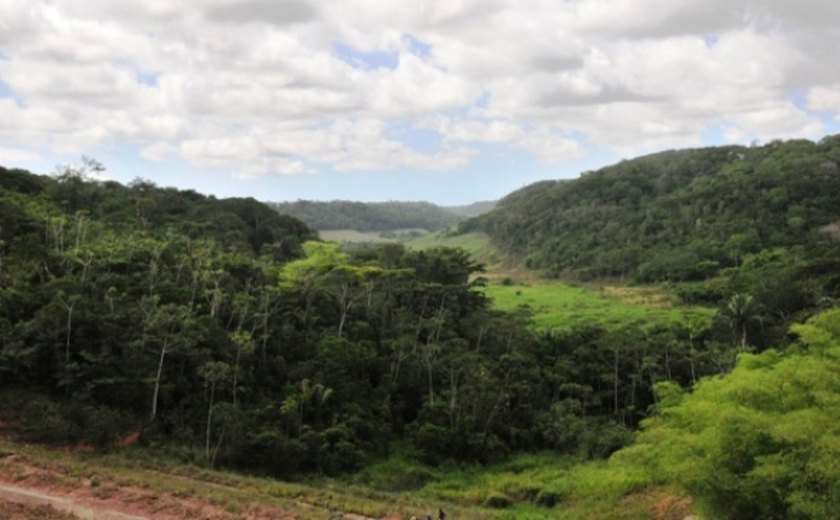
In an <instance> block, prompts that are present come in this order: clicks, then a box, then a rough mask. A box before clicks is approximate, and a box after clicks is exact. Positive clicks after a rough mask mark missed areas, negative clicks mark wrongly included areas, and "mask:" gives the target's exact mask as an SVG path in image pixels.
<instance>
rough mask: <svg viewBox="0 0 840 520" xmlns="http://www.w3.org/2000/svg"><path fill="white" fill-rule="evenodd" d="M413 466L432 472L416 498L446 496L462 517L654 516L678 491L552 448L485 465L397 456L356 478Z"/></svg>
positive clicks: (391, 478)
mask: <svg viewBox="0 0 840 520" xmlns="http://www.w3.org/2000/svg"><path fill="white" fill-rule="evenodd" d="M416 474H426V475H427V476H428V477H430V478H431V479H432V480H430V481H429V482H428V483H426V484H424V485H422V486H420V487H418V488H417V489H416V490H414V491H413V492H412V494H413V496H415V497H416V499H417V500H418V501H419V503H432V504H448V506H444V507H445V508H446V507H448V508H449V509H448V511H451V512H457V516H458V518H470V517H473V518H500V519H520V518H522V519H534V520H541V519H549V518H561V519H568V520H572V519H574V520H577V519H581V520H582V519H587V520H588V519H614V520H642V519H650V518H653V516H652V512H653V508H654V507H655V505H656V504H657V503H659V502H660V501H662V500H663V499H665V498H666V497H669V496H678V495H676V494H675V493H672V492H670V491H669V490H668V489H666V488H664V487H662V486H660V485H659V484H657V483H656V482H654V481H653V480H652V479H651V478H650V476H649V475H647V474H646V473H645V472H643V471H640V470H636V469H632V468H629V467H626V466H623V465H621V464H620V463H614V462H612V461H594V462H585V463H580V462H579V460H578V459H576V458H574V457H569V456H563V455H557V454H554V453H537V454H527V455H519V456H516V457H514V458H512V459H510V460H508V461H506V462H503V463H500V464H497V465H493V466H489V467H484V468H478V467H472V468H470V467H468V468H428V467H425V466H422V465H420V464H418V463H415V462H410V461H408V460H403V459H399V458H392V459H390V460H387V461H384V462H380V463H378V464H374V465H373V466H370V467H368V468H367V469H366V470H365V471H363V472H362V473H360V474H359V475H357V476H355V477H353V478H354V481H356V482H362V483H364V484H365V485H367V486H374V487H378V488H381V489H390V488H391V487H392V486H393V485H395V483H401V482H405V481H406V475H416ZM452 517H453V518H454V517H455V514H453V515H452Z"/></svg>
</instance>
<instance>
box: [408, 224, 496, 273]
mask: <svg viewBox="0 0 840 520" xmlns="http://www.w3.org/2000/svg"><path fill="white" fill-rule="evenodd" d="M405 245H406V247H408V248H409V249H429V248H432V247H460V248H461V249H463V250H465V251H466V252H468V253H469V254H471V255H472V256H473V258H475V259H476V260H477V261H479V262H482V263H484V264H489V265H493V264H498V263H499V262H500V261H501V258H502V256H501V254H500V253H499V252H498V251H496V249H495V248H494V247H493V246H492V245H491V244H490V238H489V237H488V236H487V235H486V234H485V233H466V234H463V235H455V236H449V235H447V234H446V232H438V233H429V234H428V235H424V236H422V237H420V238H415V239H414V240H408V241H406V242H405Z"/></svg>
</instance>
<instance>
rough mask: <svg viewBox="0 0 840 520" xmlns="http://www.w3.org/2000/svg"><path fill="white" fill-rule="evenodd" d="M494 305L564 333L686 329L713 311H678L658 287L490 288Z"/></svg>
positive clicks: (540, 285)
mask: <svg viewBox="0 0 840 520" xmlns="http://www.w3.org/2000/svg"><path fill="white" fill-rule="evenodd" d="M485 292H486V294H487V295H488V296H489V297H490V298H491V299H492V300H493V305H494V306H495V307H496V308H497V309H501V310H513V309H516V308H518V307H520V306H522V305H526V306H528V307H529V308H530V309H531V310H532V312H533V313H534V324H535V325H536V326H537V327H538V328H541V329H564V328H568V327H570V326H572V325H574V324H575V323H581V322H585V323H595V324H598V325H601V326H603V327H607V328H615V327H620V326H622V325H629V324H632V323H686V322H687V320H696V319H700V320H710V319H711V318H712V316H713V315H714V313H715V310H714V309H711V308H706V307H698V306H686V305H679V304H677V303H676V302H675V301H673V298H672V297H671V296H670V295H669V293H668V292H667V291H665V290H663V289H659V288H656V287H649V286H645V287H627V286H573V285H567V284H564V283H560V282H548V281H542V282H540V283H537V284H516V283H513V284H512V285H502V284H500V283H497V282H494V283H490V284H489V285H488V286H487V287H486V288H485Z"/></svg>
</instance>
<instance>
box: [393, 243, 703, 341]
mask: <svg viewBox="0 0 840 520" xmlns="http://www.w3.org/2000/svg"><path fill="white" fill-rule="evenodd" d="M406 245H407V246H408V247H410V248H413V249H426V248H429V247H436V246H447V247H460V248H462V249H464V250H466V251H468V252H469V253H470V254H472V256H473V257H474V258H476V260H478V261H479V262H482V263H484V264H485V265H487V268H488V272H487V278H488V280H489V284H488V285H487V288H486V289H485V290H486V293H487V295H488V296H489V297H490V298H492V299H493V302H494V305H495V307H496V308H498V309H502V310H514V309H516V308H517V307H519V306H521V305H527V306H529V307H530V308H531V310H532V311H533V312H534V323H535V325H536V326H537V327H538V328H546V329H561V328H565V327H569V326H571V325H573V324H575V323H582V322H586V323H595V324H598V325H601V326H604V327H608V328H612V327H618V326H621V325H626V324H630V323H640V322H647V323H663V322H664V323H680V322H685V321H686V320H693V319H706V320H707V319H711V317H712V315H713V314H714V312H715V311H714V309H710V308H706V307H699V306H687V305H680V304H679V303H678V302H677V301H676V299H675V298H674V297H673V295H671V294H670V293H669V292H668V291H666V290H665V289H661V288H658V287H653V286H625V285H586V286H576V285H569V284H567V283H563V282H560V281H548V280H541V279H539V278H538V277H537V275H536V274H535V273H534V272H533V271H526V270H524V269H521V268H515V267H510V266H506V265H504V264H503V263H502V262H501V260H500V259H501V258H502V255H501V254H500V253H499V252H498V251H497V250H496V249H495V248H494V247H493V246H492V245H491V244H490V242H489V238H488V236H487V235H486V234H484V233H467V234H465V235H456V236H446V234H445V233H433V234H429V235H426V236H424V237H421V238H418V239H415V240H412V241H410V242H407V243H406ZM506 278H510V279H512V280H516V282H515V283H513V284H511V285H502V283H501V282H502V280H504V279H506Z"/></svg>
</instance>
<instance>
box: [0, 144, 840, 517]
mask: <svg viewBox="0 0 840 520" xmlns="http://www.w3.org/2000/svg"><path fill="white" fill-rule="evenodd" d="M835 151H836V153H838V154H840V138H829V139H826V140H824V141H822V142H821V143H819V144H813V143H808V142H803V141H793V142H789V143H777V144H772V145H768V146H766V147H761V148H731V147H730V148H719V149H707V150H692V151H684V152H668V153H666V154H659V155H656V156H651V157H646V158H642V159H638V160H635V161H628V162H625V163H622V164H619V165H616V166H614V167H611V168H607V169H604V170H601V171H600V172H595V173H590V174H587V175H585V176H584V177H583V178H581V179H580V180H578V181H566V182H560V183H544V184H541V185H539V186H535V187H530V188H527V189H525V190H522V191H521V192H517V193H515V194H512V195H511V196H509V197H508V198H506V199H505V200H504V201H503V202H502V204H501V205H500V208H499V209H497V210H496V211H494V212H492V213H490V214H488V215H487V216H486V217H481V218H479V219H477V220H473V221H471V222H469V223H468V224H467V225H466V226H467V227H471V228H472V229H475V228H481V229H486V230H487V231H488V232H490V233H492V234H493V236H494V238H495V240H496V241H497V242H498V243H499V244H500V245H502V246H503V247H505V248H507V250H508V251H511V252H513V253H517V254H525V255H529V258H530V262H529V263H530V265H532V266H534V267H541V268H547V269H549V270H550V271H552V272H554V273H555V274H559V273H562V272H564V271H566V270H567V269H569V270H572V272H575V271H576V272H578V273H579V274H585V275H586V276H607V275H608V276H618V275H622V274H623V275H625V276H634V277H636V278H637V279H640V280H661V279H664V280H669V281H670V282H672V283H675V285H674V286H673V289H674V290H675V291H677V292H678V293H679V294H680V295H681V297H682V298H683V299H684V300H686V301H693V302H702V303H705V304H707V305H710V306H714V307H716V308H717V313H716V315H715V316H714V318H713V319H709V320H706V319H697V320H688V322H686V323H671V322H644V321H643V322H631V323H625V324H622V325H620V326H612V327H606V326H604V325H600V324H597V323H586V322H581V323H576V324H574V325H573V326H571V327H568V328H564V329H562V330H539V329H537V328H535V327H534V326H533V324H532V322H531V320H530V315H529V311H528V310H527V309H520V310H519V311H516V312H501V311H498V310H494V309H493V308H492V305H491V303H492V302H490V301H489V300H488V299H487V297H486V296H485V295H484V293H483V292H482V290H481V288H482V287H481V286H482V284H484V283H485V281H484V279H483V278H482V277H481V273H482V266H480V265H478V264H476V263H475V262H474V260H473V259H472V258H471V257H470V256H469V255H468V254H467V253H466V252H465V251H463V250H460V249H447V248H437V249H430V250H426V251H410V250H407V249H406V248H405V247H403V246H402V245H400V244H385V245H382V246H377V247H375V248H371V249H365V250H363V251H359V252H353V253H350V252H345V251H342V250H341V249H340V248H339V246H338V245H337V244H333V243H327V242H322V241H319V240H318V238H317V233H316V232H314V231H313V230H312V229H311V228H310V227H308V226H307V225H306V224H304V223H303V222H301V221H299V220H297V219H295V218H293V217H289V216H283V215H280V214H279V213H277V212H276V211H275V210H274V209H272V208H270V207H269V206H266V205H264V204H261V203H259V202H257V201H254V200H252V199H225V200H220V199H216V198H214V197H207V196H204V195H201V194H198V193H196V192H193V191H178V190H175V189H172V188H162V187H158V186H155V185H153V184H152V183H150V182H147V181H143V180H140V179H138V180H136V181H134V182H132V183H131V184H129V185H128V186H123V185H121V184H119V183H116V182H98V181H93V180H91V179H90V178H89V176H88V173H89V170H91V169H99V168H101V165H99V164H98V163H96V162H94V161H88V162H87V163H86V166H85V167H84V168H82V169H76V170H73V169H65V170H63V171H59V172H57V173H56V174H55V175H53V176H38V175H34V174H31V173H29V172H25V171H21V170H7V169H0V420H2V421H3V423H4V424H5V425H6V426H7V427H8V428H11V429H13V430H14V431H16V432H17V434H18V435H20V436H22V437H23V438H26V439H32V440H39V441H45V442H58V443H66V442H73V443H75V442H82V443H87V444H93V445H98V446H109V445H112V444H113V442H114V441H115V440H117V439H119V438H120V437H122V436H124V435H126V434H128V433H131V432H138V431H139V432H140V433H141V442H142V443H143V444H144V445H146V446H151V447H155V448H156V449H161V448H166V450H168V451H167V453H171V454H172V456H173V457H181V458H185V459H187V460H190V461H193V462H197V463H201V464H206V465H208V466H225V467H232V468H240V469H244V470H247V471H251V472H259V473H265V474H270V475H277V476H296V475H297V476H299V475H302V474H306V473H311V472H317V473H323V474H330V475H332V474H340V473H346V472H352V471H356V470H359V469H361V468H364V467H365V466H366V465H368V464H369V463H371V462H373V461H375V460H377V459H382V458H384V457H387V456H389V454H393V453H395V452H399V454H400V456H402V457H408V458H411V459H413V460H417V461H422V462H424V463H427V464H451V463H456V464H464V463H467V464H472V463H488V462H492V461H496V460H500V459H504V458H506V457H508V456H510V455H511V454H515V453H521V452H528V451H538V450H551V451H553V452H559V453H565V454H570V455H574V456H577V457H580V458H581V459H589V458H604V457H607V456H610V455H611V454H613V453H615V452H616V451H617V450H620V451H618V454H617V455H615V456H614V457H613V461H614V462H615V464H619V465H625V466H627V467H631V468H633V469H632V471H634V472H647V473H649V474H650V475H653V476H652V477H650V478H651V480H653V481H656V482H661V483H665V484H669V485H670V484H673V485H678V486H680V487H681V488H682V489H684V490H686V492H688V493H691V494H692V496H694V497H696V498H697V499H698V500H700V501H702V503H703V504H706V505H707V507H708V510H709V511H711V512H713V513H714V515H715V516H714V517H720V518H758V517H761V518H830V517H831V511H832V509H831V508H832V504H836V503H837V501H836V496H837V494H836V493H837V492H836V490H835V487H836V485H835V482H836V479H835V478H834V477H835V470H834V469H833V468H835V467H836V462H837V460H838V459H840V455H838V453H840V452H838V451H837V449H836V435H835V433H834V432H835V430H836V428H835V427H834V426H833V424H834V423H835V422H836V420H835V419H836V415H837V414H836V413H835V412H834V411H832V410H831V409H825V406H827V405H829V404H831V403H834V401H836V398H837V395H840V389H837V388H835V387H836V381H835V380H836V377H835V374H834V372H833V371H836V370H835V369H836V368H837V367H835V365H836V363H835V360H836V358H837V352H836V351H837V349H838V348H840V331H838V330H837V324H838V323H840V321H838V316H837V311H836V310H831V309H832V308H834V307H835V306H836V304H837V302H838V301H840V232H838V230H837V229H836V228H837V222H838V216H837V213H838V211H840V205H838V204H836V203H835V202H836V201H835V199H836V198H837V197H838V193H840V190H838V189H837V188H838V186H837V183H838V180H837V179H838V176H839V175H840V174H838V172H837V166H836V164H835V163H834V160H833V159H830V158H831V157H833V155H832V154H833V153H835ZM838 158H840V157H838ZM645 172H647V173H645ZM625 173H626V175H627V177H626V178H625V177H624V176H623V175H624V174H625ZM818 181H819V182H818ZM809 190H813V191H809ZM771 192H772V193H773V194H775V195H772V196H771V195H770V193H771ZM656 194H659V195H656ZM701 195H702V196H701ZM773 197H775V198H777V199H778V201H779V202H778V205H773V204H771V203H770V202H769V201H770V200H776V199H774V198H773ZM748 201H751V202H749V203H748ZM526 207H527V208H530V209H531V211H526V210H525V208H526ZM537 210H539V211H537ZM694 212H699V213H697V214H695V213H694ZM596 216H598V218H595V217H596ZM643 216H644V218H643ZM647 216H651V220H650V222H654V223H656V225H655V226H654V227H646V226H647V225H645V224H644V222H645V218H647ZM625 217H626V218H627V219H628V220H627V221H625V220H623V219H624V218H625ZM600 218H604V219H609V220H603V221H602V220H599V219H600ZM634 219H636V220H634ZM638 219H642V220H638ZM520 221H521V222H520ZM689 221H690V225H688V224H687V223H688V222H689ZM634 225H635V226H636V228H635V231H633V229H634V228H633V226H634ZM686 225H688V227H685V226H686ZM540 226H542V227H540ZM586 226H590V227H591V230H592V233H594V236H595V237H596V238H592V236H591V235H590V234H589V233H590V231H589V228H588V227H586ZM681 226H682V227H681ZM608 227H610V229H611V230H610V231H609V232H608V233H611V234H612V235H607V234H601V233H607V232H606V231H601V229H602V228H604V229H606V228H608ZM612 228H615V229H612ZM645 230H647V231H645ZM607 236H622V237H623V239H622V242H620V243H610V242H609V241H601V240H604V239H605V237H607ZM566 244H569V245H568V247H569V248H570V249H565V247H566ZM727 244H728V245H727ZM736 244H737V247H736ZM543 246H544V247H543ZM718 246H719V247H718ZM707 247H708V249H707ZM627 248H636V249H637V250H638V252H639V255H640V256H637V257H634V258H635V259H634V260H633V262H630V263H627V264H622V265H623V267H621V268H617V269H613V268H607V267H604V266H606V265H614V264H612V263H611V262H612V260H609V259H615V258H624V256H623V253H622V254H619V253H615V251H626V250H627ZM568 251H574V252H575V255H577V256H575V257H573V258H574V261H572V260H569V258H572V257H569V256H567V255H569V254H571V253H568ZM649 251H650V252H649ZM602 257H603V258H604V260H601V258H602ZM584 258H586V259H588V260H587V261H588V264H587V263H586V262H584V260H583V259H584ZM679 261H684V263H680V262H679ZM564 262H566V263H564ZM598 262H601V263H598ZM616 265H617V264H616ZM587 266H588V267H587ZM698 266H706V267H704V268H703V269H701V272H700V273H695V272H694V271H695V270H696V269H698ZM678 268H679V269H685V270H687V271H685V272H684V271H680V270H675V269H678ZM686 272H688V273H689V274H686ZM656 273H659V274H656ZM677 282H678V283H677ZM708 376H714V377H708ZM692 388H693V389H694V391H689V390H690V389H692ZM832 406H833V405H832ZM640 425H641V426H642V430H641V431H640V433H638V434H636V433H635V432H637V431H639V430H638V428H639V426H640ZM636 435H638V439H639V440H638V442H636V443H635V444H633V439H634V436H636ZM627 446H629V447H627ZM622 448H623V449H622ZM695 462H696V463H695ZM417 478H420V479H421V480H422V478H423V477H422V475H420V476H418V477H417ZM825 496H828V497H829V498H821V497H825ZM831 497H834V498H831ZM551 503H552V504H553V503H554V502H551ZM835 510H836V508H835Z"/></svg>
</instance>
